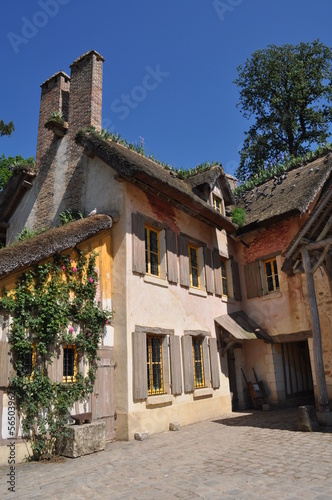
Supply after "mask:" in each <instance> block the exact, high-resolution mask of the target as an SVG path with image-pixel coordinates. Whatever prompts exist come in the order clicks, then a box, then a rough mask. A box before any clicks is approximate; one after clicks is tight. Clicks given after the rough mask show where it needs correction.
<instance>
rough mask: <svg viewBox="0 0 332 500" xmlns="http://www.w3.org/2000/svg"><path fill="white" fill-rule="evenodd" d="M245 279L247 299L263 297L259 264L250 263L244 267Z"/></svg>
mask: <svg viewBox="0 0 332 500" xmlns="http://www.w3.org/2000/svg"><path fill="white" fill-rule="evenodd" d="M244 275H245V279H246V290H247V298H248V299H252V298H254V297H261V296H262V295H263V290H262V282H261V274H260V269H259V262H258V261H256V262H252V263H251V264H247V265H245V266H244Z"/></svg>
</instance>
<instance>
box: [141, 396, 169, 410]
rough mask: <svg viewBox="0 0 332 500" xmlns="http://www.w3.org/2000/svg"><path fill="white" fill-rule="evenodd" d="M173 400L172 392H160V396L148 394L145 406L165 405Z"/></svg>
mask: <svg viewBox="0 0 332 500" xmlns="http://www.w3.org/2000/svg"><path fill="white" fill-rule="evenodd" d="M173 401H174V396H173V395H172V394H160V396H148V399H147V400H146V406H147V407H148V406H159V405H160V406H166V405H171V404H172V403H173Z"/></svg>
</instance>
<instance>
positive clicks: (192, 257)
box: [190, 248, 197, 267]
mask: <svg viewBox="0 0 332 500" xmlns="http://www.w3.org/2000/svg"><path fill="white" fill-rule="evenodd" d="M190 262H191V265H192V266H194V267H197V250H196V249H195V248H190Z"/></svg>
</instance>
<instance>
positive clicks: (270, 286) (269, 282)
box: [266, 276, 274, 292]
mask: <svg viewBox="0 0 332 500" xmlns="http://www.w3.org/2000/svg"><path fill="white" fill-rule="evenodd" d="M266 283H267V289H268V291H269V292H273V290H274V287H273V278H272V276H267V278H266Z"/></svg>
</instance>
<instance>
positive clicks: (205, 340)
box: [202, 337, 210, 387]
mask: <svg viewBox="0 0 332 500" xmlns="http://www.w3.org/2000/svg"><path fill="white" fill-rule="evenodd" d="M202 355H203V369H204V386H205V387H209V382H210V363H209V348H208V338H207V337H204V338H203V339H202Z"/></svg>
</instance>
